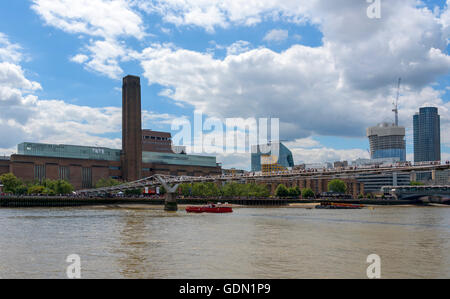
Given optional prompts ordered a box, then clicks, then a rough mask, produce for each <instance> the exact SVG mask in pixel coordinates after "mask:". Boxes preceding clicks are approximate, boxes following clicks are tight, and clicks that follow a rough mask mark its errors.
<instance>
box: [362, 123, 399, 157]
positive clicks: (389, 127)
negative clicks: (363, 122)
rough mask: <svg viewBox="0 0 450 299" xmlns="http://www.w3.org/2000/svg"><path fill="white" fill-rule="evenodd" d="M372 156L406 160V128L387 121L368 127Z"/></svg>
mask: <svg viewBox="0 0 450 299" xmlns="http://www.w3.org/2000/svg"><path fill="white" fill-rule="evenodd" d="M367 137H368V138H369V143H370V158H371V159H385V158H394V159H396V160H398V161H406V142H405V128H404V127H401V126H397V125H395V124H389V123H386V122H383V123H380V124H378V125H377V126H375V127H370V128H368V129H367Z"/></svg>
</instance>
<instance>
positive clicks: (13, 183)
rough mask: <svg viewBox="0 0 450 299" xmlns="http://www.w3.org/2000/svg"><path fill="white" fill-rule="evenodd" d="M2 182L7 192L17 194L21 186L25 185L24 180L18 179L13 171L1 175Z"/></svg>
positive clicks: (0, 180)
mask: <svg viewBox="0 0 450 299" xmlns="http://www.w3.org/2000/svg"><path fill="white" fill-rule="evenodd" d="M0 182H1V183H2V184H3V190H4V191H5V192H6V193H9V192H10V193H13V194H17V193H16V192H17V191H18V189H19V188H21V187H22V186H23V183H22V180H21V179H18V178H17V177H16V176H15V175H14V174H12V173H5V174H2V175H1V176H0Z"/></svg>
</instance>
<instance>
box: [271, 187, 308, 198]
mask: <svg viewBox="0 0 450 299" xmlns="http://www.w3.org/2000/svg"><path fill="white" fill-rule="evenodd" d="M275 195H276V196H277V197H299V196H300V195H301V196H302V197H303V198H314V197H315V194H314V192H313V191H312V189H311V188H304V189H303V190H300V188H299V187H298V186H295V187H291V188H287V187H286V186H285V185H283V184H280V185H278V187H277V189H275Z"/></svg>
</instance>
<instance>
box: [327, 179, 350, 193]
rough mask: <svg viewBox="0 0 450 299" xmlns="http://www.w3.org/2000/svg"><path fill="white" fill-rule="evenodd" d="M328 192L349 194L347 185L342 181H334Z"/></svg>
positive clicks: (331, 182)
mask: <svg viewBox="0 0 450 299" xmlns="http://www.w3.org/2000/svg"><path fill="white" fill-rule="evenodd" d="M328 191H329V192H336V193H345V192H347V185H346V184H345V182H344V181H342V180H339V179H334V180H331V181H330V182H329V183H328Z"/></svg>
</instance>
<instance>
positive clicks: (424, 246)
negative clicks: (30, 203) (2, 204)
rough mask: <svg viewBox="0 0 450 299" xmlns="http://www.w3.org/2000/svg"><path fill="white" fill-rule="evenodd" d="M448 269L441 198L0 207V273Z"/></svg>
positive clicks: (416, 274) (418, 273) (448, 233)
mask: <svg viewBox="0 0 450 299" xmlns="http://www.w3.org/2000/svg"><path fill="white" fill-rule="evenodd" d="M71 254H77V255H78V256H79V257H80V259H81V276H82V278H256V279H262V278H367V274H366V269H367V267H368V266H369V264H368V263H367V261H366V259H367V256H368V255H370V254H377V255H378V256H380V258H381V278H450V273H449V270H450V208H449V207H375V208H374V209H362V210H316V209H303V208H270V209H269V208H267V209H265V208H238V209H235V210H234V212H233V213H232V214H221V215H215V214H187V213H186V212H185V211H184V210H180V211H178V212H176V213H166V212H164V211H163V210H162V208H155V207H145V206H135V207H132V206H127V207H124V206H121V207H83V208H51V209H48V208H30V209H0V278H66V277H67V276H66V268H67V267H68V266H69V264H70V263H68V262H66V258H67V256H69V255H71Z"/></svg>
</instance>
